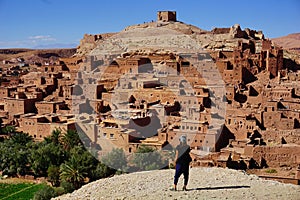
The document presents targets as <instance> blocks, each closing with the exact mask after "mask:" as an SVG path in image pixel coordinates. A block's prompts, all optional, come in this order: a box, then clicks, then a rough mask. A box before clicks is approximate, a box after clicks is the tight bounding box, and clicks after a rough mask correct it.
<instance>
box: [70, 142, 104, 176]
mask: <svg viewBox="0 0 300 200" xmlns="http://www.w3.org/2000/svg"><path fill="white" fill-rule="evenodd" d="M70 156H71V157H74V158H75V159H76V160H77V162H78V164H79V165H80V166H82V170H83V172H84V173H85V174H86V175H87V177H89V178H90V177H92V176H93V175H92V174H91V173H92V171H93V170H94V169H96V167H97V164H98V163H99V161H98V160H97V159H96V158H95V157H94V156H93V155H92V154H91V153H90V152H88V151H87V150H86V149H85V148H84V147H83V146H82V145H78V146H75V147H74V148H72V149H71V150H70Z"/></svg>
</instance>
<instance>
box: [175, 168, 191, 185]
mask: <svg viewBox="0 0 300 200" xmlns="http://www.w3.org/2000/svg"><path fill="white" fill-rule="evenodd" d="M189 169H190V166H189V164H181V163H177V164H176V171H175V176H174V185H177V183H178V179H179V177H180V176H181V174H183V177H184V185H187V184H188V181H189Z"/></svg>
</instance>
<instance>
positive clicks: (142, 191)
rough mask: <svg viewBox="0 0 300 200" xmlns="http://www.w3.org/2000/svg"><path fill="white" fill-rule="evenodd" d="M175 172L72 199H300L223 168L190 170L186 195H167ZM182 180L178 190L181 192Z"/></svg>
mask: <svg viewBox="0 0 300 200" xmlns="http://www.w3.org/2000/svg"><path fill="white" fill-rule="evenodd" d="M173 176H174V170H159V171H145V172H138V173H132V174H127V175H118V176H114V177H111V178H106V179H101V180H98V181H95V182H93V183H90V184H87V185H85V186H83V187H82V188H80V189H79V190H77V191H74V192H73V193H72V194H66V195H63V196H60V197H57V198H55V199H56V200H72V199H74V200H75V199H76V200H79V199H241V198H243V199H245V200H246V199H265V200H270V199H283V200H284V199H288V200H296V199H299V195H300V186H297V185H290V184H282V183H279V182H275V181H267V180H263V179H261V178H258V177H257V176H255V175H247V174H245V173H244V172H242V171H235V170H230V169H223V168H191V170H190V181H189V184H188V189H189V190H188V191H170V190H169V188H170V187H171V186H172V182H173ZM182 183H183V181H182V178H181V179H180V180H179V185H178V188H180V190H181V188H182Z"/></svg>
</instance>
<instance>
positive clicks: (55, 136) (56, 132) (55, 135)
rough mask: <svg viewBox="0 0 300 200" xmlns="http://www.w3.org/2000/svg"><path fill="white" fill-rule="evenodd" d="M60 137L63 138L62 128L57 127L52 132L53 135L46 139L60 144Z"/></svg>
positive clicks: (47, 141) (48, 141)
mask: <svg viewBox="0 0 300 200" xmlns="http://www.w3.org/2000/svg"><path fill="white" fill-rule="evenodd" d="M60 139H61V130H60V129H55V130H53V131H52V132H51V135H50V136H48V137H45V138H44V140H45V141H46V143H47V144H48V143H53V144H55V145H58V144H60Z"/></svg>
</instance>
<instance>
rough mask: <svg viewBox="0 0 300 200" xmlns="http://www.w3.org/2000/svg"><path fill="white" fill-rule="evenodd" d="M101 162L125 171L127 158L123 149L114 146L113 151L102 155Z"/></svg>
mask: <svg viewBox="0 0 300 200" xmlns="http://www.w3.org/2000/svg"><path fill="white" fill-rule="evenodd" d="M101 162H102V163H104V164H105V165H107V166H109V167H110V168H113V169H115V170H119V171H125V170H126V166H127V160H126V156H125V153H124V151H123V149H118V148H114V149H113V150H112V151H111V152H109V153H107V154H106V155H105V156H103V157H102V159H101Z"/></svg>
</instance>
